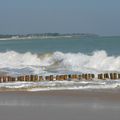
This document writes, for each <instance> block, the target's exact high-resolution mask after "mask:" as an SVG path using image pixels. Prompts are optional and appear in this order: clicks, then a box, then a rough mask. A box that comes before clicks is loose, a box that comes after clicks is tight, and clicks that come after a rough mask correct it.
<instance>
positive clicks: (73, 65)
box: [0, 50, 120, 74]
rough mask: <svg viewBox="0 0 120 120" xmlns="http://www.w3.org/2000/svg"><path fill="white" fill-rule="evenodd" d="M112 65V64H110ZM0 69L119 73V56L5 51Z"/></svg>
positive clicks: (29, 72) (34, 71) (36, 71)
mask: <svg viewBox="0 0 120 120" xmlns="http://www.w3.org/2000/svg"><path fill="white" fill-rule="evenodd" d="M111 63H112V64H111ZM0 69H1V71H5V72H8V73H10V74H17V73H18V74H23V73H25V74H51V72H52V74H54V73H57V74H58V73H62V71H63V73H65V72H66V73H69V72H78V73H81V72H91V73H96V72H110V71H116V72H119V71H120V56H117V57H115V56H108V55H107V53H106V51H104V50H102V51H95V52H93V53H91V55H87V54H83V53H80V52H79V53H63V52H59V51H56V52H53V53H45V54H32V53H30V52H26V53H18V52H15V51H7V52H1V53H0Z"/></svg>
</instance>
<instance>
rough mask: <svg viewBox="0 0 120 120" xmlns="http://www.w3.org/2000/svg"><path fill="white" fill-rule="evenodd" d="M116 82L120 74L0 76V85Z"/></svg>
mask: <svg viewBox="0 0 120 120" xmlns="http://www.w3.org/2000/svg"><path fill="white" fill-rule="evenodd" d="M94 79H99V80H107V79H111V80H116V79H120V73H101V74H98V75H97V76H95V74H87V73H86V74H80V75H77V74H72V75H71V74H69V75H56V76H54V75H49V76H39V75H24V76H17V77H12V76H0V83H4V82H15V81H26V82H27V81H28V82H39V81H55V80H56V81H63V80H94Z"/></svg>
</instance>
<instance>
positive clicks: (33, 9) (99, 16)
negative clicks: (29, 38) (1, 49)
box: [0, 0, 120, 36]
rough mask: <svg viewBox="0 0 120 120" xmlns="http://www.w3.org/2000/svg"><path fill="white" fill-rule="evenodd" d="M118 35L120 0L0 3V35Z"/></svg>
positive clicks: (1, 0) (17, 0)
mask: <svg viewBox="0 0 120 120" xmlns="http://www.w3.org/2000/svg"><path fill="white" fill-rule="evenodd" d="M46 32H58V33H95V34H99V35H106V36H107V35H110V36H112V35H120V0H0V34H28V33H46Z"/></svg>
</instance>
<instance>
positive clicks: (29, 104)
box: [0, 89, 120, 120]
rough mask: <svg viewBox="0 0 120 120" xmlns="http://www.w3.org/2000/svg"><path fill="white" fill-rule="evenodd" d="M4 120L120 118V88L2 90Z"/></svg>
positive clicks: (0, 105)
mask: <svg viewBox="0 0 120 120" xmlns="http://www.w3.org/2000/svg"><path fill="white" fill-rule="evenodd" d="M0 119H1V120H120V90H117V89H116V90H90V91H88V90H63V91H40V92H25V91H19V92H15V91H7V92H4V91H1V92H0Z"/></svg>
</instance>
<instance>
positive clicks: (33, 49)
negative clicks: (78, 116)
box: [0, 37, 120, 90]
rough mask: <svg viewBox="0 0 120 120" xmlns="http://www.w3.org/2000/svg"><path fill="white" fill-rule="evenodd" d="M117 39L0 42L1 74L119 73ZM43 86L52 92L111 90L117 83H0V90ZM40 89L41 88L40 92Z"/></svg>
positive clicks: (119, 53) (116, 81)
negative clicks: (60, 90)
mask: <svg viewBox="0 0 120 120" xmlns="http://www.w3.org/2000/svg"><path fill="white" fill-rule="evenodd" d="M119 46H120V37H96V38H95V37H94V38H54V39H29V40H27V39H26V40H25V39H24V40H19V39H18V40H1V41H0V74H2V75H3V74H7V75H13V76H18V75H26V74H28V75H30V74H37V75H43V76H46V75H51V74H52V75H56V74H57V75H58V74H81V73H94V74H95V75H96V76H97V74H98V73H104V72H119V73H120V47H119ZM38 85H39V86H44V87H46V89H48V90H52V89H88V88H89V89H98V88H99V89H107V88H108V89H110V88H116V87H118V86H120V81H119V80H114V81H111V80H106V81H103V80H101V81H99V80H94V81H79V82H75V81H71V82H70V81H64V82H61V81H56V82H55V81H53V82H47V81H46V82H45V81H44V82H40V83H27V82H26V83H24V82H23V83H20V82H17V83H1V84H0V87H8V88H14V87H15V88H21V87H26V86H38ZM42 90H43V89H42Z"/></svg>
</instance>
